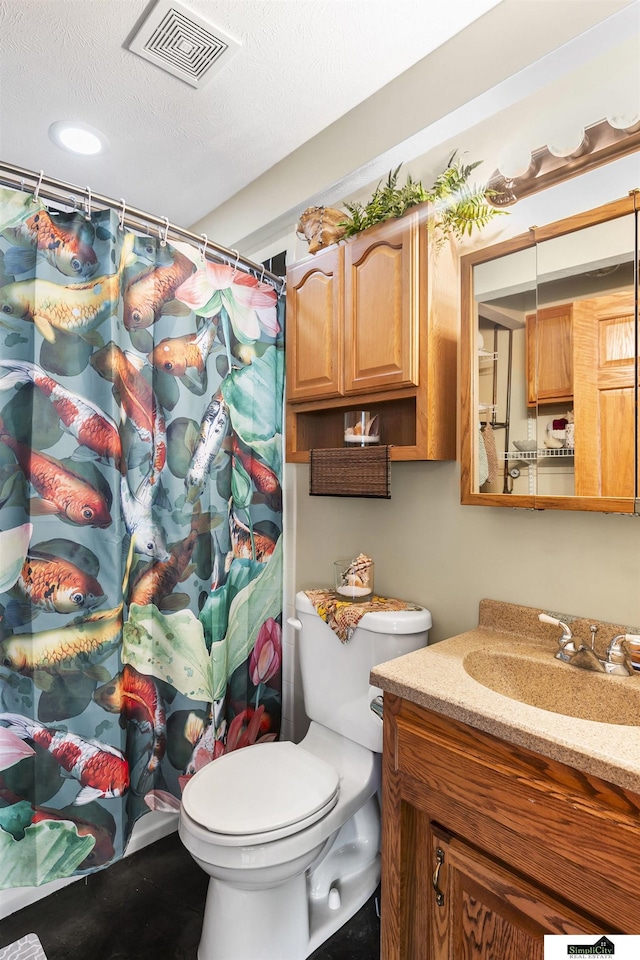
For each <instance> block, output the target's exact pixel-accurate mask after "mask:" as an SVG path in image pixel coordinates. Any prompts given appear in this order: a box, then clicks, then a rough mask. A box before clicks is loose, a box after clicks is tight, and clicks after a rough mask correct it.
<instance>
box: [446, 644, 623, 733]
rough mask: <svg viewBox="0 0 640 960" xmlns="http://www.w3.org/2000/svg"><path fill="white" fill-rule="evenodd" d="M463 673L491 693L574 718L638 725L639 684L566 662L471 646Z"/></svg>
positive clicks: (465, 659) (464, 661) (464, 662)
mask: <svg viewBox="0 0 640 960" xmlns="http://www.w3.org/2000/svg"><path fill="white" fill-rule="evenodd" d="M463 665H464V669H465V671H466V672H467V674H468V675H469V676H470V677H472V678H473V679H474V680H477V682H478V683H481V684H482V685H483V686H484V687H487V688H488V689H489V690H493V691H494V692H495V693H501V694H502V695H503V696H505V697H510V698H511V699H512V700H518V701H519V702H520V703H527V704H529V705H530V706H532V707H538V709H540V710H550V711H551V712H552V713H561V714H564V716H566V717H576V718H577V719H578V720H594V721H596V722H598V723H616V724H623V725H625V726H634V727H639V726H640V683H639V682H638V679H637V678H636V677H624V678H616V677H611V676H605V675H604V674H600V673H592V672H590V671H588V670H582V669H580V668H578V667H572V666H571V665H570V664H565V663H560V662H559V661H557V660H555V659H554V658H553V656H552V655H551V654H549V660H548V661H546V660H540V659H534V658H531V657H527V656H514V655H512V654H508V653H499V652H495V651H491V650H472V651H470V652H469V653H468V654H467V655H466V656H465V658H464V660H463Z"/></svg>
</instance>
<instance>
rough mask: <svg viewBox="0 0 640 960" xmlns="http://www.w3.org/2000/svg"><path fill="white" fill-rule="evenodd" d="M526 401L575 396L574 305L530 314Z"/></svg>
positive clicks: (545, 400)
mask: <svg viewBox="0 0 640 960" xmlns="http://www.w3.org/2000/svg"><path fill="white" fill-rule="evenodd" d="M526 322H527V330H526V341H527V402H528V404H529V406H535V405H536V404H538V405H539V404H544V403H558V402H561V401H564V400H571V398H572V396H573V342H572V307H571V304H567V305H565V306H561V307H548V308H546V309H542V310H538V312H537V314H531V315H530V316H528V317H527V321H526Z"/></svg>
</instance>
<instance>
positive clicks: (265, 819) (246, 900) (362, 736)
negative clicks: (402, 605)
mask: <svg viewBox="0 0 640 960" xmlns="http://www.w3.org/2000/svg"><path fill="white" fill-rule="evenodd" d="M296 611H297V613H298V617H299V619H296V620H293V619H292V620H290V621H289V622H290V623H291V624H292V625H293V626H294V628H295V629H296V631H297V637H298V645H299V653H300V666H301V671H302V684H303V691H304V703H305V710H306V713H307V715H308V717H309V719H310V720H311V724H310V726H309V731H308V733H307V735H306V736H305V738H304V740H302V742H301V743H299V744H295V743H291V742H289V741H280V742H275V743H265V744H256V745H255V746H252V747H245V748H243V749H242V750H238V751H234V752H232V753H229V754H225V755H224V756H222V757H220V758H219V759H217V760H216V761H215V762H214V763H210V764H208V765H207V766H206V767H204V768H203V769H202V770H200V771H199V772H198V773H197V774H196V775H195V776H194V777H192V779H191V780H190V781H189V783H188V784H187V786H186V788H185V790H184V793H183V796H182V806H181V811H180V824H179V833H180V838H181V840H182V842H183V844H184V845H185V847H186V848H187V850H188V851H189V852H190V854H191V855H192V857H193V858H194V860H195V861H196V863H198V864H199V865H200V866H201V867H202V869H203V870H205V871H206V873H208V874H209V876H210V878H211V879H210V881H209V890H208V894H207V902H206V906H205V913H204V924H203V930H202V938H201V940H200V946H199V949H198V960H304V958H305V957H308V956H309V954H310V953H312V952H313V951H314V950H315V949H316V948H317V947H318V946H320V944H321V943H323V942H324V941H325V940H326V939H327V938H328V937H330V936H331V934H332V933H334V932H335V931H336V930H338V929H339V928H340V927H341V926H342V925H343V924H344V923H346V921H347V920H348V919H349V918H350V917H352V916H353V914H354V913H356V911H357V910H359V908H360V907H361V906H362V905H363V904H364V903H365V902H366V900H368V899H369V897H370V896H371V895H372V893H373V892H374V890H375V889H376V887H377V885H378V882H379V879H380V809H379V803H378V791H379V786H380V754H381V752H382V721H381V719H380V717H379V715H378V714H376V713H375V712H374V710H372V709H371V706H370V704H371V702H372V701H373V700H375V698H376V697H378V696H380V694H381V692H382V691H381V690H379V689H378V688H377V687H372V686H370V684H369V671H370V670H371V668H372V667H373V666H375V665H376V664H378V663H383V662H384V661H386V660H391V659H393V658H394V657H399V656H402V655H403V654H405V653H409V652H410V651H411V650H416V649H417V648H418V647H421V646H424V645H425V644H426V643H427V636H428V631H429V628H430V627H431V614H430V613H429V611H428V610H425V609H419V610H402V611H399V612H389V613H367V614H366V615H365V616H364V617H363V618H362V620H361V621H360V624H359V625H358V627H357V629H356V631H355V632H354V634H353V636H352V638H351V640H350V641H349V642H348V643H346V644H343V643H341V642H340V640H339V639H338V638H337V636H336V635H335V633H334V632H333V631H332V630H331V629H330V627H328V626H327V625H326V624H325V623H324V621H323V620H321V618H320V617H319V616H318V615H317V614H316V612H315V609H314V607H313V604H312V603H311V601H310V600H309V598H308V597H307V596H306V594H304V593H298V594H297V595H296ZM374 706H377V704H374Z"/></svg>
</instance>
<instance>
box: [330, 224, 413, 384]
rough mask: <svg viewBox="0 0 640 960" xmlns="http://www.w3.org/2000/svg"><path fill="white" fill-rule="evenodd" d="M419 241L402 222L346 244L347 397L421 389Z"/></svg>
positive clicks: (411, 227)
mask: <svg viewBox="0 0 640 960" xmlns="http://www.w3.org/2000/svg"><path fill="white" fill-rule="evenodd" d="M418 241H419V231H418V223H417V219H416V218H415V217H403V218H401V219H400V220H398V221H396V222H395V223H391V222H390V221H387V222H385V223H383V224H381V225H380V227H373V228H371V229H370V230H367V231H365V232H364V233H363V234H362V235H361V236H359V237H356V238H355V240H353V241H350V242H349V243H347V244H346V245H345V248H344V250H345V379H344V392H345V394H355V393H365V392H369V391H371V390H385V389H390V388H395V387H407V386H417V385H418V333H419V311H420V283H419V269H418V268H419V264H418V262H417V256H418Z"/></svg>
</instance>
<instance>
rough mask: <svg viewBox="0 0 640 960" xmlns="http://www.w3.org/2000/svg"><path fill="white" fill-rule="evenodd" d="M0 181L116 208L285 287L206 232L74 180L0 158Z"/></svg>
mask: <svg viewBox="0 0 640 960" xmlns="http://www.w3.org/2000/svg"><path fill="white" fill-rule="evenodd" d="M27 180H33V181H35V187H33V188H30V187H28V186H27V184H26V182H25V181H27ZM0 183H2V184H4V185H5V186H9V187H14V188H15V189H19V190H25V189H26V190H28V191H29V192H30V193H33V194H34V196H35V197H36V198H37V197H45V198H46V199H47V200H53V201H56V202H58V203H61V204H63V205H64V206H70V205H72V204H73V205H75V201H76V200H78V199H79V200H81V201H82V202H83V204H84V206H85V209H86V210H87V211H89V210H90V209H91V207H92V206H94V205H96V206H98V207H104V208H105V209H110V210H117V211H119V212H120V216H121V218H122V221H123V223H125V224H127V226H130V227H134V228H137V229H138V230H140V229H141V228H142V227H144V226H145V225H147V224H150V225H152V226H156V227H158V233H159V235H161V236H162V239H164V240H168V241H170V240H171V239H172V238H173V239H177V240H188V241H189V242H191V243H196V244H198V246H200V247H201V248H202V251H203V253H204V255H205V256H207V254H209V253H211V254H214V255H217V257H218V258H219V259H221V260H223V261H224V262H225V263H229V264H231V265H232V266H239V267H243V268H244V269H245V270H247V271H250V272H251V273H255V274H256V275H259V277H260V280H268V281H269V282H270V283H272V284H273V285H274V287H276V289H277V290H279V292H280V293H283V292H284V289H285V284H286V281H285V278H284V277H279V276H277V274H275V273H271V271H270V270H266V269H265V268H264V267H263V266H262V264H261V263H256V262H255V261H253V260H249V259H247V257H242V256H240V254H239V253H238V251H237V250H229V249H227V247H222V246H220V244H218V243H214V242H213V241H212V240H209V238H208V237H207V235H206V234H204V233H202V234H200V235H198V234H197V233H192V232H191V230H187V229H185V228H184V227H180V226H177V225H176V224H173V223H170V222H169V220H168V218H167V217H156V216H155V215H154V214H152V213H146V212H145V211H144V210H137V209H136V208H135V207H129V206H127V204H126V203H125V201H124V200H114V199H112V198H111V197H104V196H102V195H101V194H99V193H94V192H93V191H92V190H91V188H90V187H80V186H78V185H77V184H75V183H67V182H66V181H65V180H56V179H54V178H53V177H45V176H44V174H43V172H42V170H41V171H40V172H39V173H36V172H35V171H34V170H27V169H25V168H24V167H16V166H14V164H11V163H5V162H4V161H3V160H2V161H0ZM65 191H71V196H67V198H66V199H65V198H64V197H61V196H59V194H60V193H63V192H65Z"/></svg>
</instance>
